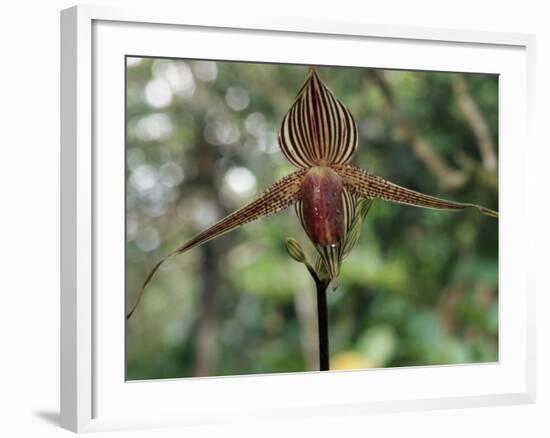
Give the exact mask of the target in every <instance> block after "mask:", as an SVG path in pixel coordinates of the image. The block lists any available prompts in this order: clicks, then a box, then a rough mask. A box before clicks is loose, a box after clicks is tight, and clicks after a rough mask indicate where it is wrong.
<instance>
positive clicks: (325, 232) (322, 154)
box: [127, 68, 498, 318]
mask: <svg viewBox="0 0 550 438" xmlns="http://www.w3.org/2000/svg"><path fill="white" fill-rule="evenodd" d="M278 138H279V145H280V147H281V151H282V152H283V154H284V156H285V157H286V158H287V160H288V161H289V162H290V163H291V164H293V165H294V166H295V167H296V168H297V170H296V171H295V172H293V173H291V174H290V175H287V176H285V177H284V178H282V179H281V180H279V181H277V182H275V183H274V184H273V185H272V186H270V187H269V188H268V189H267V190H265V191H264V192H263V193H262V194H261V195H260V196H259V197H258V198H257V199H255V200H254V201H252V202H250V203H249V204H248V205H245V206H244V207H242V208H240V209H238V210H237V211H235V212H233V213H231V214H229V215H228V216H226V217H225V218H223V219H222V220H220V221H219V222H217V223H215V224H214V225H212V226H211V227H210V228H208V229H206V230H204V231H202V232H201V233H199V234H198V235H196V236H195V237H193V238H192V239H191V240H189V241H188V242H185V243H184V244H183V245H181V246H179V247H178V248H177V249H176V250H174V251H173V252H171V253H169V254H168V255H166V256H165V257H164V258H163V259H161V260H160V261H159V262H158V263H157V264H156V265H155V266H154V267H153V269H152V270H151V272H150V273H149V275H148V276H147V277H146V279H145V281H144V283H143V286H142V288H141V291H140V293H139V295H138V297H137V300H136V302H135V304H134V306H133V307H132V309H131V311H130V312H129V313H128V315H127V318H129V317H130V316H131V315H132V313H133V312H134V310H135V309H136V307H137V305H138V303H139V301H140V299H141V297H142V295H143V293H144V291H145V288H146V287H147V285H148V284H149V283H150V281H151V279H152V278H153V276H154V275H155V273H156V272H157V270H158V269H159V267H160V266H161V265H162V263H164V261H166V259H168V258H169V257H172V256H175V255H178V254H182V253H184V252H186V251H189V250H190V249H192V248H195V247H197V246H199V245H202V244H203V243H205V242H208V241H209V240H212V239H214V238H216V237H218V236H221V235H222V234H225V233H228V232H229V231H232V230H234V229H236V228H238V227H240V226H241V225H244V224H246V223H249V222H251V221H254V220H257V219H260V218H263V217H265V216H268V215H271V214H273V213H277V212H279V211H281V210H283V209H285V208H287V207H290V206H291V205H294V206H295V210H296V214H297V216H298V218H299V220H300V222H301V224H302V226H303V228H304V230H305V232H306V234H307V236H308V237H309V239H310V240H311V242H312V243H313V246H314V247H315V248H316V250H317V252H318V255H319V260H320V261H321V263H322V266H320V268H323V270H324V271H326V273H327V274H328V276H329V279H330V281H331V283H332V284H333V287H334V288H336V286H337V284H338V277H339V273H340V265H341V262H342V260H343V258H344V257H345V256H346V255H348V254H349V252H350V251H351V248H352V247H353V246H354V244H355V242H356V240H357V237H358V230H357V229H358V227H360V224H361V220H360V219H362V218H363V217H364V215H365V214H366V211H365V212H364V213H362V214H357V212H358V211H359V210H360V209H361V208H363V209H365V208H366V210H367V211H368V207H370V204H371V202H368V203H365V201H361V200H375V199H381V200H384V201H390V202H396V203H399V204H406V205H412V206H415V207H424V208H431V209H439V210H464V209H465V208H470V207H471V208H476V209H478V210H479V211H481V212H482V213H483V214H486V215H488V216H492V217H498V213H497V212H496V211H493V210H490V209H488V208H485V207H482V206H479V205H475V204H465V203H459V202H453V201H448V200H444V199H439V198H436V197H433V196H429V195H425V194H422V193H419V192H416V191H413V190H410V189H407V188H404V187H401V186H399V185H397V184H394V183H392V182H389V181H387V180H385V179H383V178H381V177H379V176H376V175H373V174H372V173H370V172H368V171H366V170H364V169H361V168H359V167H356V166H353V165H351V164H349V163H350V161H351V159H352V158H353V155H354V153H355V151H356V149H357V145H358V134H357V126H356V124H355V121H354V119H353V116H352V115H351V113H350V111H349V110H348V109H347V108H346V106H344V104H343V103H342V102H340V101H339V100H338V99H337V98H336V97H335V96H334V94H333V93H332V92H331V91H330V90H329V89H328V87H327V86H326V85H325V84H324V83H323V81H321V79H320V78H319V76H318V74H317V72H316V71H315V69H313V68H311V69H310V71H309V74H308V77H307V79H306V81H305V83H304V85H303V86H302V88H301V89H300V90H299V92H298V94H297V96H296V98H295V100H294V103H293V104H292V106H291V107H290V110H289V111H288V112H287V113H286V114H285V116H284V117H283V120H282V123H281V127H280V130H279V136H278ZM362 205H363V206H362Z"/></svg>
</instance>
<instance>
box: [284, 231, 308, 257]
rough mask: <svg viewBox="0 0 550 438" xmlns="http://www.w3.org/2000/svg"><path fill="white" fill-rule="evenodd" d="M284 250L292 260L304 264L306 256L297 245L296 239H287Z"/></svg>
mask: <svg viewBox="0 0 550 438" xmlns="http://www.w3.org/2000/svg"><path fill="white" fill-rule="evenodd" d="M285 244H286V250H287V251H288V255H289V256H290V257H292V258H293V259H294V260H296V261H297V262H299V263H305V261H306V256H305V254H304V250H303V249H302V247H301V246H300V244H299V243H298V241H297V240H296V239H293V238H292V237H287V238H286V241H285Z"/></svg>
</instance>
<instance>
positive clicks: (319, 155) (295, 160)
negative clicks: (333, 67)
mask: <svg viewBox="0 0 550 438" xmlns="http://www.w3.org/2000/svg"><path fill="white" fill-rule="evenodd" d="M279 145H280V147H281V150H282V151H283V154H284V155H285V157H286V158H287V159H288V161H290V162H291V163H292V164H293V165H295V166H296V167H301V168H308V167H312V166H317V165H331V164H344V163H348V162H349V161H350V160H351V158H352V156H353V154H354V152H355V150H356V149H357V126H356V125H355V121H354V120H353V117H352V115H351V113H350V112H349V110H348V109H347V108H346V107H345V106H344V104H342V103H341V102H340V101H339V100H338V99H337V98H336V97H335V96H334V95H333V94H332V92H331V91H330V90H329V89H328V88H327V86H326V85H325V84H324V83H323V82H322V81H321V79H320V78H319V76H318V75H317V72H316V71H315V70H314V69H311V70H310V72H309V76H308V78H307V80H306V82H305V84H304V85H303V86H302V88H301V89H300V91H299V92H298V95H297V96H296V100H295V101H294V104H293V105H292V107H291V108H290V110H289V111H288V112H287V113H286V115H285V116H284V118H283V121H282V124H281V128H280V130H279Z"/></svg>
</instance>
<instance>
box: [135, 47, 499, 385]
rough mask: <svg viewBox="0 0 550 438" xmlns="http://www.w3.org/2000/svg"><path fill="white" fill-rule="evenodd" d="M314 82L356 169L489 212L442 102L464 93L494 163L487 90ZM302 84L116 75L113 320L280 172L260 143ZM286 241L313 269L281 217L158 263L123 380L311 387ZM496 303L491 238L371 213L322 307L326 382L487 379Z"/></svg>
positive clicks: (481, 79) (290, 224)
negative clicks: (351, 149) (453, 374)
mask: <svg viewBox="0 0 550 438" xmlns="http://www.w3.org/2000/svg"><path fill="white" fill-rule="evenodd" d="M318 71H319V74H320V76H321V78H322V79H323V80H324V81H325V83H326V84H327V85H328V86H329V87H330V88H331V89H332V91H333V92H334V93H335V94H336V96H338V98H339V99H340V100H341V101H342V102H344V103H345V104H346V105H347V106H348V107H349V108H350V110H351V112H352V114H353V115H354V117H355V119H356V121H357V125H358V127H359V132H360V143H359V149H358V152H357V154H356V156H355V158H354V163H356V164H358V165H360V166H362V167H364V168H367V169H369V170H371V171H372V172H374V173H376V174H378V175H380V176H382V177H384V178H386V179H389V180H390V181H393V182H396V183H398V184H401V185H404V186H406V187H409V188H412V189H415V190H419V191H422V192H424V193H428V194H432V195H436V196H441V197H445V198H448V199H454V200H457V201H464V202H471V203H477V204H482V205H485V206H487V207H490V208H493V209H497V207H498V206H497V200H498V190H497V183H496V181H497V175H496V169H491V168H488V167H487V166H484V163H483V160H482V153H481V149H480V138H479V136H478V135H477V134H476V131H475V128H474V127H473V126H472V122H471V120H470V119H469V118H468V114H466V113H465V111H464V109H463V108H462V107H461V105H460V104H459V95H458V93H457V89H456V84H457V83H458V81H464V82H463V83H464V84H465V85H466V87H467V88H466V89H467V97H469V98H470V99H471V100H472V101H473V102H475V105H476V107H477V110H478V113H479V115H481V117H482V121H483V123H484V124H485V126H486V127H487V128H488V132H489V134H490V137H491V140H492V142H493V147H494V149H495V150H494V153H495V154H496V145H495V143H496V141H497V134H498V132H497V123H498V79H497V77H496V76H491V75H481V74H468V75H459V74H449V73H436V72H412V71H381V70H370V69H364V68H340V67H338V68H334V67H320V68H319V69H318ZM306 74H307V68H306V67H304V66H290V65H269V64H248V63H237V62H212V61H193V60H172V59H141V58H128V65H127V145H126V158H127V169H126V177H127V198H126V211H127V224H126V228H127V245H126V288H127V289H126V297H127V308H128V307H129V305H130V304H131V303H133V300H134V299H135V297H136V294H137V293H138V291H139V288H140V286H141V284H142V282H143V281H144V279H145V276H146V275H147V273H148V272H149V270H150V269H151V267H152V266H153V265H154V263H155V262H157V261H158V260H159V259H160V258H161V257H162V256H164V255H166V254H167V253H168V252H170V251H172V250H173V249H174V248H175V247H177V246H178V245H179V244H181V243H183V242H184V241H186V240H187V239H189V238H191V237H192V236H193V235H194V234H196V233H197V232H199V231H201V230H202V229H204V228H206V227H207V226H208V225H210V224H211V223H213V222H214V221H216V220H218V219H220V218H221V217H222V216H224V215H225V214H227V213H228V212H230V211H232V210H234V209H236V208H238V207H240V206H242V205H243V204H245V203H246V202H248V201H249V200H250V199H252V198H253V197H254V196H255V195H256V194H257V193H258V192H260V191H261V190H262V189H264V188H266V187H267V186H268V185H270V184H271V183H273V182H274V181H275V180H277V179H278V178H280V177H281V176H283V175H285V174H288V173H290V172H291V171H292V167H291V166H290V164H288V163H287V162H286V160H285V159H284V157H283V155H282V153H281V152H280V151H279V149H278V145H277V137H276V135H277V130H278V127H279V124H280V121H281V119H282V116H283V115H284V114H285V112H286V111H287V110H288V109H289V107H290V105H291V104H292V101H293V98H294V96H295V94H296V92H297V91H298V90H299V88H300V86H301V85H302V83H303V81H304V80H305V77H306ZM422 143H423V144H424V145H427V146H428V152H429V153H428V155H425V154H424V155H422V151H421V150H420V149H419V147H418V145H419V144H422ZM430 160H432V164H430ZM433 160H435V161H436V162H437V160H439V162H440V163H443V164H444V170H445V172H447V173H448V174H449V175H450V174H451V173H452V174H453V175H455V176H457V179H455V180H453V181H454V182H456V181H458V183H456V184H454V183H453V181H450V180H447V179H446V176H447V173H443V174H441V173H440V174H438V173H437V171H434V169H435V168H434V167H433ZM287 237H293V238H296V239H297V240H298V241H299V242H300V244H301V246H302V247H303V248H304V249H305V250H306V252H307V253H308V257H309V259H310V260H313V257H312V255H313V248H312V247H311V244H310V243H309V241H308V240H307V238H306V236H305V233H304V231H303V230H302V229H301V227H300V225H299V222H298V219H297V218H296V216H295V214H294V211H293V209H289V210H288V211H285V212H282V213H279V214H277V215H275V216H272V217H269V218H267V219H264V220H261V221H258V222H255V223H252V224H249V225H246V226H244V227H242V228H240V229H238V230H236V231H234V232H232V233H229V234H227V235H224V236H222V237H220V238H219V239H216V240H214V241H212V242H210V243H207V244H206V245H204V246H202V247H199V248H196V249H193V250H192V251H189V252H188V253H185V254H184V255H182V256H178V257H174V258H172V259H169V260H168V261H167V262H166V264H165V265H164V266H163V267H162V268H161V270H160V271H159V273H158V275H157V276H156V277H155V279H154V281H153V282H152V283H151V284H150V286H149V288H148V290H147V291H146V293H145V296H144V299H143V301H142V302H141V304H140V306H139V307H138V309H137V311H136V312H135V313H134V315H133V316H132V318H131V319H130V320H129V321H128V322H127V343H126V349H127V377H128V379H130V380H134V379H152V378H173V377H189V376H199V375H232V374H250V373H274V372H296V371H308V370H316V369H318V368H317V366H318V359H317V331H316V330H317V327H316V324H317V323H316V307H315V306H316V303H315V290H314V285H313V282H312V280H311V278H310V276H309V274H308V273H307V271H306V269H305V268H304V266H303V265H301V264H299V263H296V262H295V261H294V260H292V259H291V258H290V257H289V255H288V253H287V251H286V248H285V239H286V238H287ZM497 292H498V221H496V220H493V219H491V218H487V217H486V216H483V215H481V214H479V213H478V212H477V211H465V212H461V213H454V212H442V211H433V210H425V209H419V208H414V207H406V206H400V205H396V204H388V203H385V202H381V201H375V202H374V204H373V206H372V208H371V211H370V212H369V214H368V216H367V219H366V221H365V223H364V225H363V229H362V234H361V237H360V239H359V242H358V244H357V246H356V247H355V249H354V250H353V252H352V253H351V255H350V256H349V257H348V258H347V259H346V261H345V262H344V264H343V267H342V275H341V277H340V285H339V288H338V289H337V290H336V291H335V292H330V293H329V296H328V300H329V318H330V321H329V334H330V349H331V361H332V363H331V365H332V366H331V368H333V369H337V368H339V369H342V368H343V369H346V368H364V367H397V366H411V365H434V364H435V365H436V364H450V363H471V362H493V361H497V360H498V350H497V345H498V297H497V294H498V293H497Z"/></svg>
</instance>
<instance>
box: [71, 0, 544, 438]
mask: <svg viewBox="0 0 550 438" xmlns="http://www.w3.org/2000/svg"><path fill="white" fill-rule="evenodd" d="M242 17H243V18H241V19H239V20H237V19H234V18H233V19H231V20H230V21H227V20H225V19H224V18H223V17H217V16H215V15H214V14H212V15H209V16H195V15H193V14H192V13H188V12H185V13H181V12H180V13H178V12H171V11H167V12H166V11H159V10H156V9H151V10H139V11H137V10H125V9H117V8H108V7H90V6H86V7H82V6H78V7H73V8H70V9H67V10H64V11H62V13H61V55H62V56H61V113H62V128H61V143H62V144H61V148H62V156H61V172H62V175H61V219H62V224H61V231H62V244H61V249H62V259H61V289H62V290H61V300H62V302H61V425H62V427H64V428H67V429H70V430H73V431H76V432H83V431H100V430H112V429H121V428H122V429H126V428H147V427H162V426H176V425H189V424H212V423H223V422H229V421H240V420H246V419H251V418H253V419H255V420H267V419H269V418H273V417H278V418H280V417H286V418H300V417H309V416H312V415H313V416H316V415H317V416H321V415H343V414H348V415H349V414H350V413H351V414H353V413H355V414H367V413H370V412H395V411H405V410H419V409H438V408H452V407H474V406H486V405H498V404H519V403H530V402H533V401H534V397H535V394H534V388H535V373H534V361H535V359H534V355H535V351H534V330H535V327H534V324H535V321H534V314H535V311H534V302H533V295H534V287H533V284H532V282H531V280H530V278H532V276H531V275H530V273H531V271H532V269H534V268H531V267H530V266H529V264H528V260H527V259H526V258H523V257H518V254H523V253H528V252H530V251H531V250H532V248H533V247H534V242H535V238H536V228H535V219H534V218H535V214H534V213H533V211H532V210H533V207H530V211H531V214H529V213H528V209H527V208H526V206H527V205H536V203H535V200H534V193H535V190H534V185H535V175H534V169H535V167H536V166H535V163H534V162H533V161H534V149H535V145H534V139H533V134H532V127H531V124H532V122H531V121H532V119H533V109H534V103H533V102H534V99H533V95H534V80H533V75H534V67H533V66H534V44H535V41H534V37H533V36H531V35H524V34H521V35H520V34H505V33H489V32H481V31H480V32H472V31H459V30H450V29H424V28H414V27H401V26H395V27H393V26H376V25H372V24H364V23H338V22H307V21H297V20H293V19H292V18H291V17H289V18H288V19H285V20H277V19H270V18H265V19H258V18H257V17H246V16H242ZM186 39H187V41H190V39H191V40H192V41H193V44H192V45H190V44H187V45H186V44H182V42H183V41H186ZM359 49H361V50H359ZM366 49H368V50H367V52H365V50H366ZM357 53H361V55H357ZM365 53H368V54H369V58H368V59H365V56H366V55H365ZM124 55H137V56H171V57H182V58H183V57H186V58H211V59H226V60H249V61H263V62H289V63H304V62H307V63H311V64H337V65H355V66H370V67H380V68H403V69H419V70H443V71H464V72H484V73H495V74H499V75H500V81H499V86H500V88H499V93H500V94H499V99H500V100H499V102H500V114H499V176H500V178H499V192H500V195H499V211H500V219H499V231H500V239H499V274H500V276H499V282H500V288H499V362H498V363H496V364H472V365H461V366H458V365H457V366H454V365H453V366H440V367H411V368H399V369H380V370H376V369H375V370H368V371H350V372H337V373H297V374H284V375H258V376H241V377H220V378H208V379H182V380H165V381H146V382H125V381H124V323H125V320H124V288H123V287H120V286H121V284H123V283H121V281H123V276H124V274H123V272H124V269H122V270H121V269H120V268H121V266H122V267H123V263H124V250H123V245H111V244H109V242H113V241H119V242H124V239H123V238H122V237H120V236H123V235H124V202H123V199H124V198H123V197H124V179H123V177H122V178H121V176H123V175H124V166H123V164H122V163H123V157H124V136H123V131H124V123H123V118H122V119H121V117H123V116H124V99H120V97H121V96H123V95H124V75H123V72H124ZM121 56H122V58H121ZM518 144H520V145H521V147H518V146H517V145H518ZM121 160H122V161H121ZM121 196H122V198H121ZM105 211H109V216H108V217H107V216H106V215H105V213H104V212H105ZM520 231H521V232H520ZM119 237H120V238H119ZM117 239H118V240H117ZM121 263H122V265H121ZM296 388H300V391H296ZM291 391H292V392H291ZM290 393H291V394H292V396H291V397H290V396H289V394H290Z"/></svg>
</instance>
